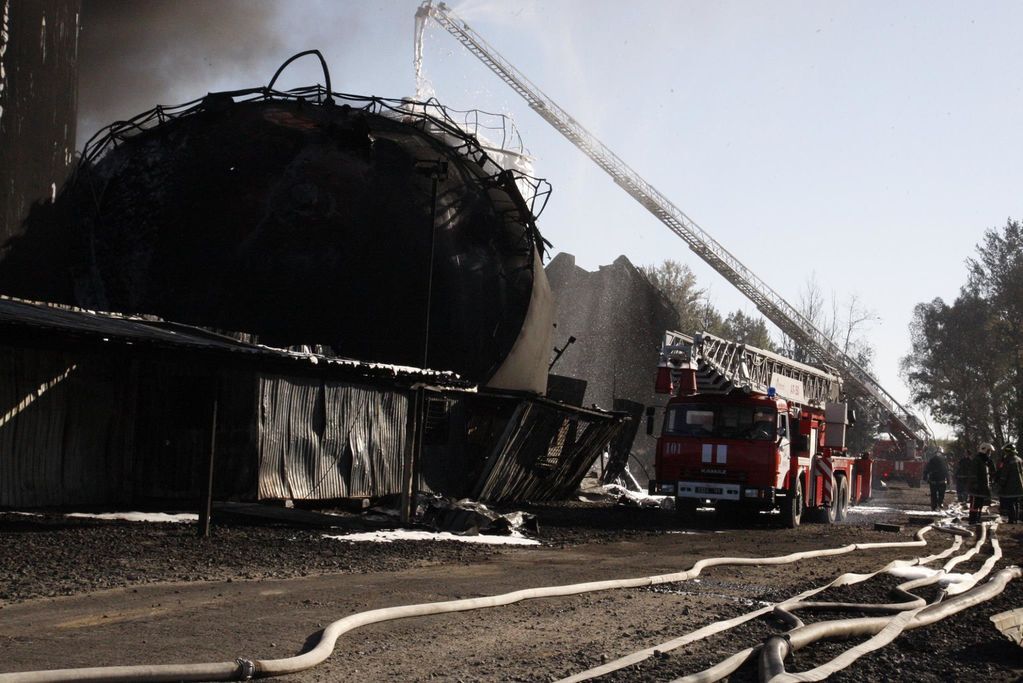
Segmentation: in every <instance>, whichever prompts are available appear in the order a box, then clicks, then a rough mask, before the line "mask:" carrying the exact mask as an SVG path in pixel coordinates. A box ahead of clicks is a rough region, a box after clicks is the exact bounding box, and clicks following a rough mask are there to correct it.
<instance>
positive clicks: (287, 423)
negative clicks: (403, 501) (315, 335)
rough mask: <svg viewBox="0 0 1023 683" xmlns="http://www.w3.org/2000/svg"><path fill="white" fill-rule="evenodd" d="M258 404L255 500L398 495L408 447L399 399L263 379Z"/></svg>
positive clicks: (390, 393)
mask: <svg viewBox="0 0 1023 683" xmlns="http://www.w3.org/2000/svg"><path fill="white" fill-rule="evenodd" d="M259 396H260V402H259V452H260V458H259V497H260V498H264V499H265V498H270V499H281V498H291V499H294V500H323V499H331V498H347V497H364V496H384V495H390V494H397V493H400V492H401V471H402V462H403V459H404V457H405V454H406V446H407V445H408V444H407V429H408V427H407V417H408V408H409V398H408V395H407V394H406V393H405V392H404V391H402V390H399V389H374V388H369V387H361V386H355V385H350V384H344V383H340V382H332V381H322V380H319V379H305V378H296V377H285V376H280V375H264V376H261V377H260V379H259Z"/></svg>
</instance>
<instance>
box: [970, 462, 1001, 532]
mask: <svg viewBox="0 0 1023 683" xmlns="http://www.w3.org/2000/svg"><path fill="white" fill-rule="evenodd" d="M994 450H995V447H994V446H992V445H991V444H989V443H982V444H981V445H980V448H978V449H977V454H976V455H975V456H973V460H972V461H971V463H970V465H971V466H970V474H971V475H973V476H972V478H971V480H970V520H969V522H970V524H979V523H980V512H981V510H982V509H983V508H984V506H985V505H988V504H989V503H990V502H991V468H992V466H991V454H992V453H993V452H994Z"/></svg>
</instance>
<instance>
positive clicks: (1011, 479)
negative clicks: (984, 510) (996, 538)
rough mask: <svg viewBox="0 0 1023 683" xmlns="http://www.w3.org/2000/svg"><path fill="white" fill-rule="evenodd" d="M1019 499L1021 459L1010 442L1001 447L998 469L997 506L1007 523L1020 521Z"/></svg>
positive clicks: (1022, 486)
mask: <svg viewBox="0 0 1023 683" xmlns="http://www.w3.org/2000/svg"><path fill="white" fill-rule="evenodd" d="M1020 499H1023V460H1021V459H1020V457H1019V454H1018V453H1017V452H1016V447H1015V446H1013V445H1012V444H1011V443H1010V444H1006V445H1005V446H1003V447H1002V468H1001V469H1000V470H998V508H999V511H1000V512H1002V513H1004V514H1005V516H1006V517H1008V519H1009V524H1017V523H1019V521H1020Z"/></svg>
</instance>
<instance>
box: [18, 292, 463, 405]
mask: <svg viewBox="0 0 1023 683" xmlns="http://www.w3.org/2000/svg"><path fill="white" fill-rule="evenodd" d="M0 329H3V330H4V332H5V334H6V336H7V338H8V339H11V338H13V337H14V336H15V335H21V336H23V337H33V338H34V341H37V342H39V343H40V345H43V346H61V347H63V346H66V345H67V344H68V343H74V344H76V345H82V344H85V345H96V346H122V347H125V348H127V347H131V348H132V349H134V350H138V351H164V352H204V353H212V354H216V355H219V356H221V357H231V358H233V359H234V360H238V361H241V362H250V363H255V364H257V365H260V366H274V367H275V368H277V369H280V367H281V366H282V365H286V366H287V367H289V369H291V370H293V371H299V372H302V371H307V372H311V371H316V372H318V373H323V372H326V373H328V374H332V375H336V376H339V377H345V378H348V379H352V378H364V379H367V380H369V379H389V380H399V381H404V382H429V383H431V384H437V385H442V386H448V387H453V388H455V387H458V388H471V387H472V384H471V383H470V382H468V381H465V380H463V379H462V378H460V377H459V376H458V375H456V374H455V373H453V372H450V371H440V370H430V369H423V368H415V367H410V366H403V365H389V364H386V363H369V362H365V361H360V360H356V359H351V358H342V357H336V356H328V355H325V354H322V353H317V352H315V351H313V350H305V349H301V350H296V349H281V348H274V347H271V346H266V345H263V344H253V343H250V342H248V341H245V340H244V336H245V335H238V337H242V338H241V339H239V338H235V337H233V336H230V334H229V333H224V334H221V333H218V332H215V331H212V330H207V329H204V328H201V327H196V326H192V325H185V324H181V323H175V322H171V321H166V320H163V319H160V318H157V317H154V316H132V315H124V314H120V313H111V312H105V311H90V310H87V309H82V308H77V307H74V306H65V305H59V304H50V303H43V302H35V301H23V300H19V299H14V298H11V297H7V296H3V295H0Z"/></svg>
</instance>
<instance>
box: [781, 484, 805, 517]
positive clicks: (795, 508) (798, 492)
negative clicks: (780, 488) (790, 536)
mask: <svg viewBox="0 0 1023 683" xmlns="http://www.w3.org/2000/svg"><path fill="white" fill-rule="evenodd" d="M781 518H782V522H783V523H784V525H785V526H786V527H787V528H789V529H795V528H796V527H797V526H799V523H800V522H801V521H802V520H803V482H802V479H800V478H799V477H796V482H795V486H793V487H792V488H791V489H790V490H789V496H788V498H786V500H785V503H784V505H783V506H782V510H781Z"/></svg>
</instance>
